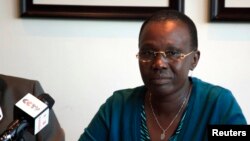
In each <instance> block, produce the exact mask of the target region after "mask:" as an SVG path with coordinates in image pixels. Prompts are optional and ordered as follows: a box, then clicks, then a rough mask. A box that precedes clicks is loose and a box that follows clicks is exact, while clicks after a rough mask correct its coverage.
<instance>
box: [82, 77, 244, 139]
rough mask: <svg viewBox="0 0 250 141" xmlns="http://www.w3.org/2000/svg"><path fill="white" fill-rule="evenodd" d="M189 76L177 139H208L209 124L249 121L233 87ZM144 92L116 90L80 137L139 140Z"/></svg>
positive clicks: (137, 89)
mask: <svg viewBox="0 0 250 141" xmlns="http://www.w3.org/2000/svg"><path fill="white" fill-rule="evenodd" d="M190 80H191V81H192V84H193V88H192V92H191V95H190V98H189V101H188V107H187V108H186V114H185V118H184V120H183V125H182V129H181V130H180V132H179V133H178V136H177V138H176V140H177V141H183V140H192V141H207V140H208V135H207V130H206V129H207V125H209V124H244V125H246V124H247V122H246V119H245V117H244V115H243V113H242V110H241V108H240V106H239V104H238V103H237V101H236V99H235V98H234V96H233V95H232V93H231V91H229V90H228V89H225V88H223V87H220V86H216V85H213V84H210V83H207V82H204V81H202V80H200V79H198V78H194V77H193V78H190ZM145 92H146V88H145V86H140V87H136V88H131V89H124V90H118V91H116V92H114V94H113V95H112V96H111V97H109V98H108V99H107V101H106V102H105V103H104V104H103V105H102V106H101V107H100V109H99V111H98V112H97V113H96V115H95V116H94V118H93V119H92V121H91V122H90V124H89V125H88V127H87V128H85V131H84V132H83V134H82V135H81V136H80V138H79V141H140V139H141V132H140V127H141V124H142V122H141V106H142V105H143V101H144V97H145Z"/></svg>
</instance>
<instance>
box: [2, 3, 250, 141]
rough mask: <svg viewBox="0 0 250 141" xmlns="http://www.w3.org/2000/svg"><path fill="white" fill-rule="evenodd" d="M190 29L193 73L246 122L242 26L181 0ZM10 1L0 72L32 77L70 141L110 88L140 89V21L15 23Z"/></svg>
mask: <svg viewBox="0 0 250 141" xmlns="http://www.w3.org/2000/svg"><path fill="white" fill-rule="evenodd" d="M185 3H186V4H185V13H186V14H187V15H189V16H190V17H191V18H192V19H193V20H194V22H195V23H196V25H197V28H198V33H199V49H200V51H201V60H200V62H199V65H198V67H197V68H196V70H195V71H194V72H193V76H197V77H200V78H202V79H203V80H206V81H208V82H212V83H215V84H218V85H222V86H224V87H227V88H229V89H230V90H232V92H233V93H234V95H235V97H236V98H237V100H238V101H239V103H240V105H241V106H242V109H243V112H244V113H245V114H246V117H247V120H248V122H249V121H250V113H249V112H248V111H249V110H250V104H249V99H250V86H249V82H250V74H249V72H250V65H249V59H250V57H249V56H250V24H249V23H244V24H243V23H227V24H225V23H209V22H208V20H207V19H208V18H207V17H208V7H209V6H208V0H205V1H204V0H186V2H185ZM17 8H18V5H17V2H16V0H1V1H0V27H1V28H0V31H1V32H0V73H3V74H9V75H17V76H21V77H26V78H31V79H37V80H39V81H40V82H41V83H42V85H43V87H44V89H45V91H46V92H47V93H49V94H51V96H52V97H53V98H54V99H55V100H56V103H55V106H54V107H53V108H54V110H55V112H56V114H57V116H58V119H59V121H60V123H61V124H62V126H63V128H64V129H65V132H66V139H67V141H73V140H77V139H78V137H79V136H80V134H81V133H82V131H83V128H84V127H86V126H87V125H88V123H89V122H90V120H91V118H92V117H93V115H94V114H95V113H96V111H97V110H98V108H99V106H100V105H101V104H102V103H103V102H104V101H105V99H106V98H107V97H108V96H110V95H111V94H112V92H113V91H114V90H117V89H121V88H128V87H135V86H138V85H141V84H142V81H141V79H140V74H139V69H138V66H137V60H136V58H135V54H136V53H137V36H138V32H139V28H140V25H141V22H140V21H134V22H132V21H130V22H128V21H108V20H106V21H104V20H103V21H94V20H53V19H21V18H19V17H18V10H17Z"/></svg>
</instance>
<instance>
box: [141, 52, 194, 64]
mask: <svg viewBox="0 0 250 141" xmlns="http://www.w3.org/2000/svg"><path fill="white" fill-rule="evenodd" d="M193 52H194V50H193V51H191V52H189V53H187V54H184V53H181V52H179V51H165V52H164V51H152V50H147V51H139V53H138V54H137V55H136V57H137V58H138V59H139V61H141V62H151V61H153V60H154V59H155V57H156V56H157V54H160V55H162V56H163V57H164V58H165V59H167V60H168V61H170V62H173V61H180V60H182V59H184V58H185V57H187V56H188V55H190V54H192V53H193Z"/></svg>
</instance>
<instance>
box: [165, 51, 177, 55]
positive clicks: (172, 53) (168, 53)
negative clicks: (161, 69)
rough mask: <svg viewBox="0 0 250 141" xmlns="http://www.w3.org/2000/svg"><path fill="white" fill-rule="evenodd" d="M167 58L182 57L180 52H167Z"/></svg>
mask: <svg viewBox="0 0 250 141" xmlns="http://www.w3.org/2000/svg"><path fill="white" fill-rule="evenodd" d="M166 55H167V56H178V55H180V52H178V51H166Z"/></svg>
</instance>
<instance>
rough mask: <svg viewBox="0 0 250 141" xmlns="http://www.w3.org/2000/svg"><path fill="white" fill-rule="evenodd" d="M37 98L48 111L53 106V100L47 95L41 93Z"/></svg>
mask: <svg viewBox="0 0 250 141" xmlns="http://www.w3.org/2000/svg"><path fill="white" fill-rule="evenodd" d="M37 98H38V99H40V100H41V101H42V102H44V103H45V104H46V105H48V107H49V109H51V108H52V107H53V105H54V104H55V100H54V99H53V98H52V97H51V96H50V95H49V94H46V93H43V94H41V95H39V96H38V97H37Z"/></svg>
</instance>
